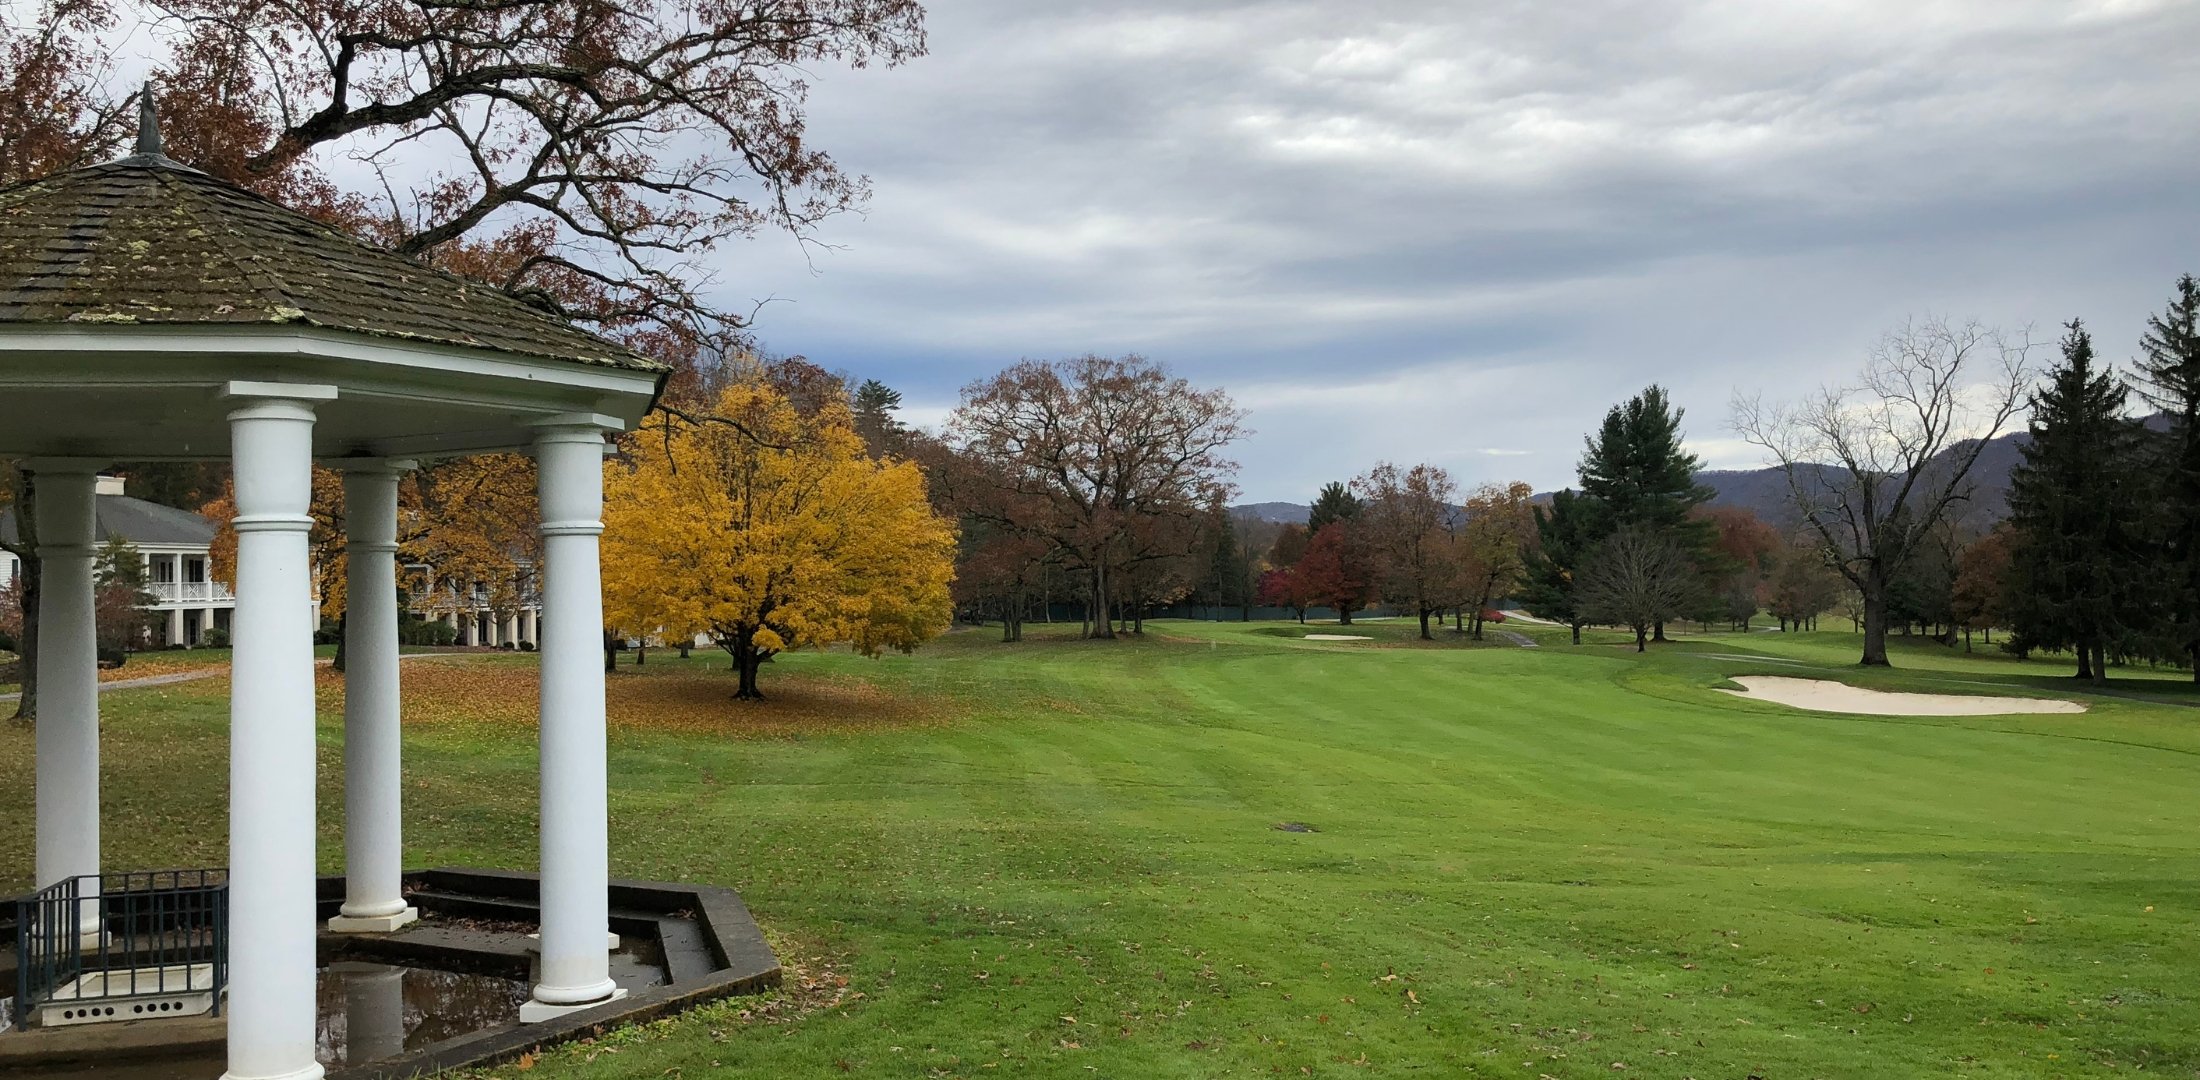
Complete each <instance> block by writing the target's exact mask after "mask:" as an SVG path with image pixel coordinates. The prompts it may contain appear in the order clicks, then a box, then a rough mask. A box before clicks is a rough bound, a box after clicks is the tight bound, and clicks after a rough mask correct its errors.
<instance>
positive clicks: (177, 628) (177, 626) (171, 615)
mask: <svg viewBox="0 0 2200 1080" xmlns="http://www.w3.org/2000/svg"><path fill="white" fill-rule="evenodd" d="M182 587H183V586H181V585H178V586H176V588H178V589H181V588H182ZM167 644H170V645H188V644H190V642H187V641H185V640H183V607H182V605H181V603H180V602H179V603H178V605H177V606H176V607H173V608H170V609H169V610H168V641H167Z"/></svg>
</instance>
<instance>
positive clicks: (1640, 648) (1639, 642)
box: [1635, 626, 1663, 652]
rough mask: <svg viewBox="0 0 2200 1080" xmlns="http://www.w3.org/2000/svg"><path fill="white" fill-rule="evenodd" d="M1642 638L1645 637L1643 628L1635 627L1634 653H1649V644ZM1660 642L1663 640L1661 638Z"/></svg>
mask: <svg viewBox="0 0 2200 1080" xmlns="http://www.w3.org/2000/svg"><path fill="white" fill-rule="evenodd" d="M1644 637H1645V635H1644V631H1643V627H1641V626H1637V627H1635V651H1636V652H1649V651H1650V643H1649V642H1648V641H1646V640H1644ZM1660 640H1663V639H1662V638H1661V639H1660Z"/></svg>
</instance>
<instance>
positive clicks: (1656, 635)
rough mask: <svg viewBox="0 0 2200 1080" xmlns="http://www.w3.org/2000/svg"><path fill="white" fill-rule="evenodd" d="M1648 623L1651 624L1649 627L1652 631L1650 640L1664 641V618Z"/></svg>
mask: <svg viewBox="0 0 2200 1080" xmlns="http://www.w3.org/2000/svg"><path fill="white" fill-rule="evenodd" d="M1650 625H1651V628H1652V633H1651V634H1650V640H1652V641H1664V640H1665V620H1664V619H1659V620H1658V621H1656V622H1654V623H1651V624H1650Z"/></svg>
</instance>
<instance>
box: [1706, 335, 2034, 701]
mask: <svg viewBox="0 0 2200 1080" xmlns="http://www.w3.org/2000/svg"><path fill="white" fill-rule="evenodd" d="M2032 346H2033V343H2032V341H2031V339H2030V332H2029V330H2027V331H2026V332H2025V333H2023V334H2019V335H2017V336H2016V337H2014V338H2012V337H2010V336H2007V335H2005V334H2003V333H2002V332H2001V331H1998V330H1995V329H1993V328H1991V327H1987V326H1984V325H1982V324H1980V323H1978V322H1977V321H1975V320H1974V321H1969V322H1964V323H1961V324H1956V323H1951V322H1949V321H1948V320H1946V319H1937V318H1928V319H1913V320H1911V321H1909V322H1907V323H1905V324H1903V326H1902V327H1901V328H1899V329H1896V330H1893V331H1890V332H1888V333H1887V334H1886V335H1885V336H1883V337H1882V338H1880V340H1879V343H1878V344H1877V345H1876V346H1874V347H1873V349H1872V352H1871V357H1870V359H1869V360H1868V361H1867V362H1866V363H1865V365H1864V370H1863V371H1862V373H1861V374H1860V376H1859V378H1858V381H1857V384H1856V385H1854V386H1827V387H1824V388H1821V389H1820V390H1819V391H1818V392H1817V393H1815V394H1813V395H1811V396H1810V397H1807V398H1805V399H1803V400H1802V401H1800V402H1796V403H1793V404H1783V405H1772V406H1768V405H1766V404H1764V402H1763V399H1762V397H1761V396H1759V395H1749V396H1742V395H1740V394H1737V395H1736V396H1735V400H1734V429H1735V431H1736V432H1738V433H1739V434H1740V435H1741V436H1742V437H1743V438H1744V439H1747V440H1748V441H1749V442H1751V443H1754V444H1755V445H1757V446H1759V447H1762V448H1763V449H1764V450H1765V452H1766V453H1767V454H1769V455H1771V458H1772V463H1773V465H1774V466H1775V467H1777V468H1778V469H1779V470H1780V471H1781V473H1782V474H1784V475H1785V476H1786V478H1787V484H1788V494H1789V497H1790V498H1791V499H1792V500H1793V501H1794V503H1795V507H1796V509H1797V510H1798V511H1799V512H1800V513H1801V515H1802V517H1803V519H1804V521H1806V522H1807V523H1808V524H1809V526H1810V528H1811V529H1812V531H1813V532H1814V533H1815V534H1816V536H1817V538H1818V540H1819V542H1820V543H1821V544H1823V545H1824V548H1825V552H1826V556H1827V561H1828V563H1829V564H1830V565H1832V566H1833V568H1834V569H1836V570H1838V571H1840V573H1841V576H1842V577H1845V578H1847V579H1848V581H1849V583H1850V584H1851V585H1853V586H1855V588H1856V590H1857V592H1858V594H1859V595H1860V596H1861V598H1862V601H1863V616H1864V618H1863V624H1864V655H1863V659H1862V661H1861V662H1862V663H1864V664H1866V665H1871V666H1880V667H1884V666H1886V664H1887V589H1888V584H1889V583H1890V582H1892V581H1893V580H1894V578H1895V575H1896V574H1897V573H1898V572H1899V571H1900V570H1901V569H1902V565H1903V563H1904V562H1906V561H1907V560H1909V558H1910V557H1911V556H1912V555H1913V554H1914V553H1916V552H1917V551H1919V550H1921V549H1922V548H1924V547H1925V546H1926V545H1927V544H1929V543H1930V542H1931V537H1932V535H1933V530H1934V528H1935V527H1937V526H1938V525H1939V524H1940V523H1941V522H1942V521H1943V520H1944V519H1946V518H1947V517H1948V516H1949V514H1950V513H1951V512H1952V511H1953V510H1954V509H1956V508H1958V507H1960V506H1962V505H1963V504H1964V503H1966V502H1967V501H1968V500H1969V499H1970V496H1971V492H1972V488H1973V486H1974V485H1973V481H1972V477H1971V470H1972V466H1974V465H1976V464H1977V463H1978V458H1979V454H1980V453H1981V452H1982V451H1984V450H1985V448H1986V445H1987V444H1988V443H1989V442H1991V441H1992V440H1993V439H1995V438H1996V437H1998V436H1999V435H2001V434H2002V432H2003V430H2004V429H2006V428H2007V427H2008V425H2009V422H2010V420H2011V419H2012V418H2013V417H2015V415H2016V414H2017V412H2018V410H2019V409H2020V408H2021V407H2022V405H2023V402H2024V395H2025V389H2026V386H2027V384H2028V383H2029V382H2030V380H2031V372H2030V362H2029V360H2030V353H2031V350H2032Z"/></svg>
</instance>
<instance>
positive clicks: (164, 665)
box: [99, 649, 229, 682]
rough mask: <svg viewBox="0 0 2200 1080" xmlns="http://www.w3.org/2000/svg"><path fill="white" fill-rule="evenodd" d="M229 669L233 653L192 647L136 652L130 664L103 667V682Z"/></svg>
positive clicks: (100, 675)
mask: <svg viewBox="0 0 2200 1080" xmlns="http://www.w3.org/2000/svg"><path fill="white" fill-rule="evenodd" d="M207 670H215V671H228V670H229V654H227V653H221V654H214V655H209V654H206V653H200V654H197V655H193V654H192V653H191V652H189V651H188V650H184V649H178V650H176V651H175V652H156V653H132V654H130V660H129V662H128V663H126V664H124V665H122V666H121V667H117V668H101V669H99V681H100V682H120V681H122V680H123V679H148V678H152V677H154V676H156V675H181V674H183V673H185V672H189V671H207Z"/></svg>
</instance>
